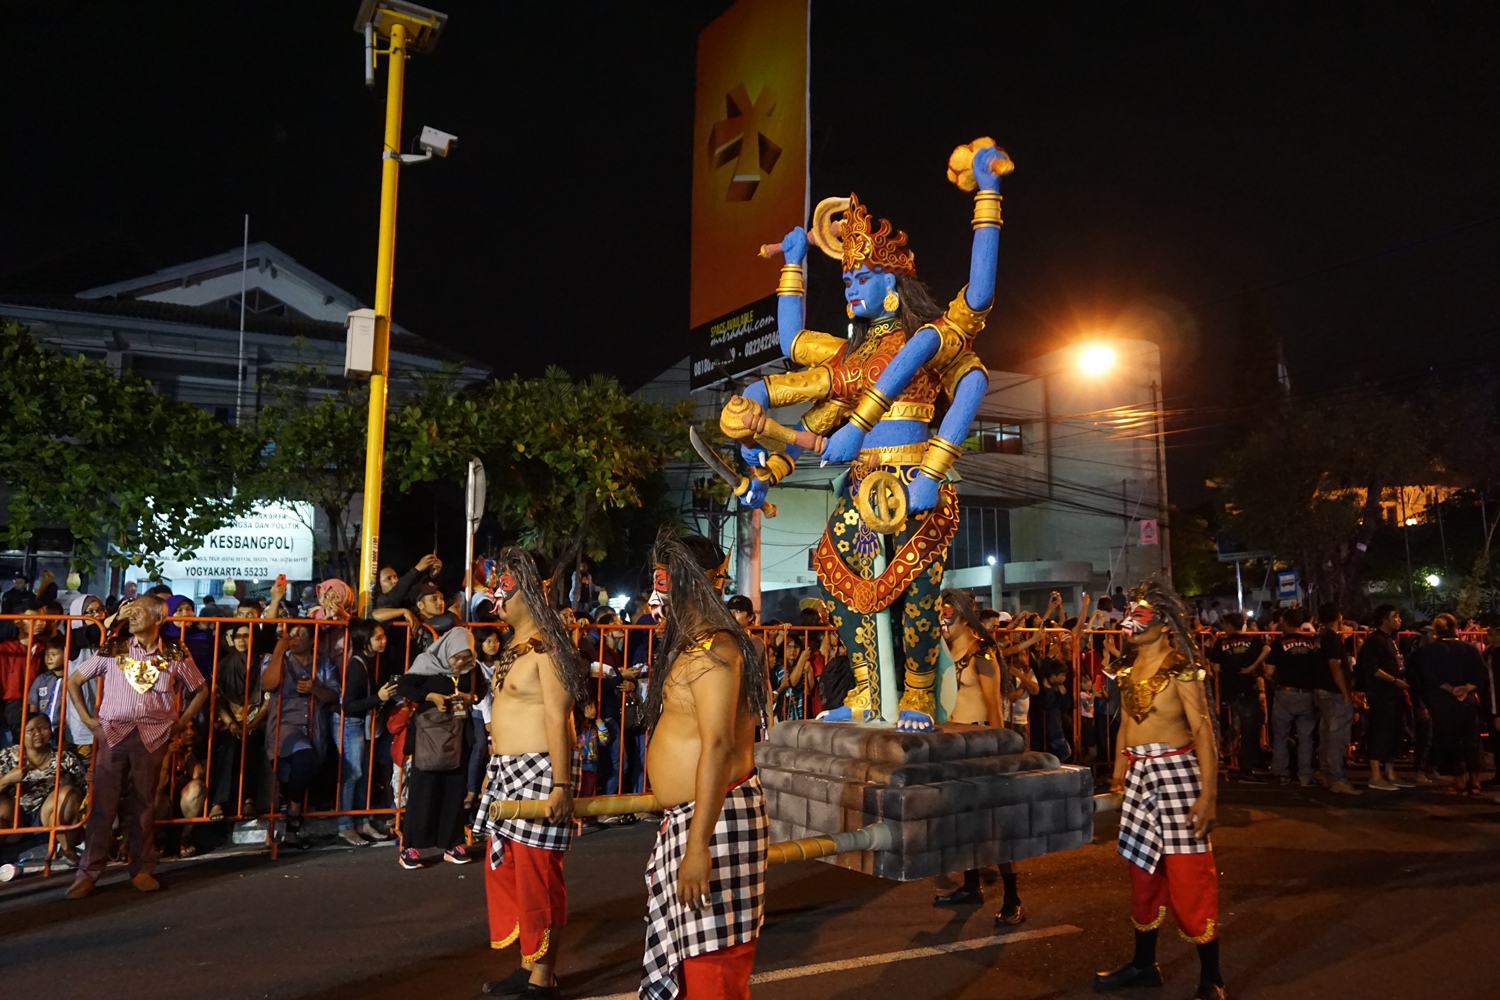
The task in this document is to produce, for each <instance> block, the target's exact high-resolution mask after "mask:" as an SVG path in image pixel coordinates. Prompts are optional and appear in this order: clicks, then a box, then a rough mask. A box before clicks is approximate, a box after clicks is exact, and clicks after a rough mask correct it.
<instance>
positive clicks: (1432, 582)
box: [1427, 573, 1443, 587]
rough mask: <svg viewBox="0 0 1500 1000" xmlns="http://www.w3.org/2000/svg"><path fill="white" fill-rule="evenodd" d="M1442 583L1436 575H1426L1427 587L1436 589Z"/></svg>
mask: <svg viewBox="0 0 1500 1000" xmlns="http://www.w3.org/2000/svg"><path fill="white" fill-rule="evenodd" d="M1442 582H1443V581H1442V580H1441V579H1439V578H1438V575H1437V574H1436V573H1428V574H1427V586H1429V587H1436V586H1438V585H1439V584H1441V583H1442Z"/></svg>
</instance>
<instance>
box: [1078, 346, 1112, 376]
mask: <svg viewBox="0 0 1500 1000" xmlns="http://www.w3.org/2000/svg"><path fill="white" fill-rule="evenodd" d="M1116 360H1117V359H1116V355H1115V349H1114V348H1113V347H1110V346H1109V345H1108V344H1089V345H1088V346H1087V347H1085V348H1084V349H1083V350H1082V351H1079V352H1078V367H1079V368H1080V369H1081V370H1082V371H1083V373H1084V374H1085V375H1103V374H1104V373H1105V372H1107V371H1109V370H1110V369H1111V368H1113V367H1114V366H1115V361H1116Z"/></svg>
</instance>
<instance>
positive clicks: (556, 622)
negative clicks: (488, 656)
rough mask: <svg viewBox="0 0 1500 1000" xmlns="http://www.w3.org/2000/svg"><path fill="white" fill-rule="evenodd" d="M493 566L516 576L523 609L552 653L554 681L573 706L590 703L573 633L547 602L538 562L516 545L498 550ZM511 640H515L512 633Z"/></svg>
mask: <svg viewBox="0 0 1500 1000" xmlns="http://www.w3.org/2000/svg"><path fill="white" fill-rule="evenodd" d="M495 563H496V566H497V569H498V571H499V572H502V573H509V574H510V575H511V576H513V577H515V580H516V583H517V585H518V586H519V587H520V588H521V598H522V599H523V600H524V601H525V602H526V610H527V611H530V612H531V620H532V621H533V622H535V623H536V627H537V629H538V630H539V631H540V632H541V634H542V641H543V642H545V643H546V644H547V646H548V648H550V649H551V650H552V663H553V665H554V666H555V667H556V668H557V679H558V680H560V681H562V686H563V687H564V688H566V689H567V692H568V694H570V695H572V696H573V703H574V705H575V706H576V707H577V708H578V709H580V710H582V708H583V706H584V705H585V704H587V703H588V701H589V700H590V698H589V684H588V676H589V675H588V667H586V666H585V665H584V662H583V658H582V657H581V656H579V655H578V647H577V646H575V645H574V644H573V635H572V633H571V632H569V631H568V627H567V626H566V625H564V624H563V622H562V619H561V618H560V617H558V614H557V610H556V609H555V608H553V607H552V606H551V605H549V604H548V603H547V596H546V592H545V591H544V590H543V589H542V579H541V576H540V574H539V573H538V571H537V560H535V559H533V558H532V555H531V553H529V552H527V551H526V550H525V549H523V548H521V547H520V546H519V545H511V546H508V547H506V548H504V549H501V550H500V555H499V556H498V557H497V558H496V560H495ZM511 638H512V640H514V638H515V633H514V631H512V633H511Z"/></svg>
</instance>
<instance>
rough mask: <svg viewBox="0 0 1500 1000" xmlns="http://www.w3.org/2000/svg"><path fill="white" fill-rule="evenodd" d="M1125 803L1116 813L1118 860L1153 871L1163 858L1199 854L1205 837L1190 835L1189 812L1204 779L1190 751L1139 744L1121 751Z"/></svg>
mask: <svg viewBox="0 0 1500 1000" xmlns="http://www.w3.org/2000/svg"><path fill="white" fill-rule="evenodd" d="M1125 755H1126V756H1127V757H1129V758H1130V769H1129V770H1128V771H1126V772H1125V803H1124V806H1123V807H1122V809H1121V811H1120V845H1119V850H1120V856H1121V857H1123V858H1124V859H1125V860H1126V861H1129V862H1130V863H1131V864H1133V865H1137V866H1139V867H1140V868H1143V869H1145V870H1146V871H1147V872H1150V873H1153V874H1154V873H1155V872H1156V867H1157V865H1159V864H1161V856H1162V855H1163V854H1204V853H1207V852H1208V851H1210V850H1212V845H1211V844H1210V843H1209V840H1208V837H1206V836H1205V837H1204V838H1203V839H1202V840H1199V839H1198V838H1197V837H1195V836H1193V828H1192V823H1191V822H1190V821H1189V819H1188V814H1189V813H1190V812H1191V811H1192V808H1193V803H1194V802H1197V801H1198V794H1199V792H1200V791H1202V788H1203V780H1202V778H1201V777H1200V776H1199V774H1198V757H1197V755H1196V754H1195V753H1194V751H1193V748H1192V747H1187V748H1178V747H1173V746H1169V745H1168V744H1166V743H1143V744H1141V745H1139V746H1133V747H1126V748H1125Z"/></svg>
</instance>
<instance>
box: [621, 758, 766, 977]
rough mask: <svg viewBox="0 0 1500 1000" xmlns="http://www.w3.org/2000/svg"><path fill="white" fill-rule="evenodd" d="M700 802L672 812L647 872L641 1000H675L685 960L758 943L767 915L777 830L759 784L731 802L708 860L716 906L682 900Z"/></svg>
mask: <svg viewBox="0 0 1500 1000" xmlns="http://www.w3.org/2000/svg"><path fill="white" fill-rule="evenodd" d="M693 806H694V803H692V802H689V803H687V804H685V805H680V806H673V807H672V808H670V809H668V810H667V811H666V817H665V818H664V819H663V820H662V823H661V829H660V830H659V831H658V832H657V835H656V850H655V851H653V852H652V854H651V861H650V863H649V864H648V865H647V867H646V893H647V897H648V898H647V904H646V958H645V963H644V964H645V972H644V975H643V976H642V977H641V992H640V995H641V998H642V1000H675V998H676V996H677V994H678V991H679V986H678V982H677V969H678V966H680V965H681V964H682V962H683V960H684V959H688V958H692V957H694V956H696V955H706V954H708V953H709V952H712V951H719V950H721V949H723V948H732V947H733V946H735V945H737V944H744V943H745V942H746V941H753V940H754V939H755V937H756V936H757V935H758V934H759V933H760V925H761V921H762V919H763V918H764V917H765V912H766V851H767V849H768V848H769V847H770V846H771V824H770V821H769V820H768V819H767V818H766V795H765V792H764V791H762V789H761V787H760V778H759V777H757V776H756V775H753V774H752V775H751V776H750V777H748V778H746V779H745V780H744V781H743V782H741V783H740V784H739V785H737V786H735V787H734V788H732V789H730V791H729V794H728V795H726V796H725V797H724V811H723V812H721V813H720V814H719V822H718V824H717V825H715V826H714V835H713V839H712V840H711V841H710V843H709V854H710V857H711V858H712V859H713V867H712V868H711V869H710V872H709V882H708V895H709V903H708V905H707V906H705V907H704V908H703V909H701V910H697V911H694V910H692V909H689V908H688V907H686V906H683V905H682V904H681V903H679V902H678V901H677V872H678V868H679V867H680V866H681V864H682V858H683V855H685V854H686V853H687V842H688V826H689V825H690V824H691V822H692V819H693Z"/></svg>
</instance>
